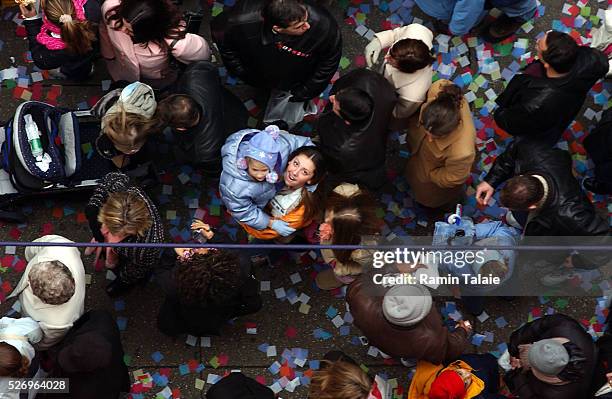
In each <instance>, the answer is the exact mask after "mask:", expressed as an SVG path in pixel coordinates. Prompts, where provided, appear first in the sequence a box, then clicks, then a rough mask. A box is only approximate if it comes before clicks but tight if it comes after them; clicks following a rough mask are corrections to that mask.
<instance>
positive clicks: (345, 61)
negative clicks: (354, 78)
mask: <svg viewBox="0 0 612 399" xmlns="http://www.w3.org/2000/svg"><path fill="white" fill-rule="evenodd" d="M349 65H351V61H350V60H349V59H348V58H346V57H342V58H340V68H342V69H346V68H347V67H348V66H349Z"/></svg>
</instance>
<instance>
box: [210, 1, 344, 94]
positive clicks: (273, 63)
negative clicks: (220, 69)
mask: <svg viewBox="0 0 612 399" xmlns="http://www.w3.org/2000/svg"><path fill="white" fill-rule="evenodd" d="M264 4H265V1H264V0H242V1H240V2H238V3H237V4H236V5H235V6H234V7H233V8H232V10H231V11H229V12H227V13H226V12H224V13H221V14H219V16H217V17H215V18H214V19H213V21H212V23H211V30H212V36H213V40H214V41H215V43H216V44H217V46H218V47H219V51H220V52H221V58H222V59H223V64H224V65H225V67H226V68H227V69H228V71H229V73H230V74H231V75H233V76H236V77H238V78H240V79H242V80H244V81H245V82H246V83H248V84H250V85H252V86H255V87H262V88H268V89H280V90H285V91H290V92H291V94H292V95H293V96H294V97H296V100H300V101H306V100H309V99H311V98H314V97H316V96H318V95H319V94H320V93H321V92H322V91H323V90H325V87H327V85H328V83H329V81H330V80H331V78H332V76H333V75H334V73H336V70H337V69H338V64H339V63H340V57H341V56H342V36H341V34H340V29H339V28H338V24H337V23H336V20H335V19H334V17H333V16H332V15H331V14H330V13H329V12H328V11H327V10H326V9H324V8H322V7H319V6H316V5H314V4H313V3H312V2H310V1H309V0H306V1H305V2H304V6H305V7H306V9H307V10H308V22H309V23H310V29H309V30H308V31H306V32H305V33H304V34H303V35H301V36H287V35H279V34H274V33H273V32H272V27H271V26H266V25H265V24H264V21H263V19H262V17H261V10H262V8H263V6H264Z"/></svg>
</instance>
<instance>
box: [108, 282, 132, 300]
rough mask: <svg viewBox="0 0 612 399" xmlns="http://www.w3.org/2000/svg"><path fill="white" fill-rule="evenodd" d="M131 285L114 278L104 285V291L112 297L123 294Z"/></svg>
mask: <svg viewBox="0 0 612 399" xmlns="http://www.w3.org/2000/svg"><path fill="white" fill-rule="evenodd" d="M133 287H134V286H133V285H130V284H126V283H124V282H122V281H121V280H119V279H116V280H114V281H111V282H110V283H109V284H108V285H107V286H106V293H107V294H108V296H110V297H111V298H114V297H117V296H119V295H123V294H125V293H127V292H128V291H129V290H131V289H132V288H133Z"/></svg>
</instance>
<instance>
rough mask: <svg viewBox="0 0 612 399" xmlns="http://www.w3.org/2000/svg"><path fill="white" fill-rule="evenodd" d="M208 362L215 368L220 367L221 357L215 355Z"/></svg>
mask: <svg viewBox="0 0 612 399" xmlns="http://www.w3.org/2000/svg"><path fill="white" fill-rule="evenodd" d="M208 363H210V365H211V366H212V367H213V368H215V369H216V368H218V367H219V358H218V357H217V356H215V357H213V358H212V359H210V361H209V362H208Z"/></svg>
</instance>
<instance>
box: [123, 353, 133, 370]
mask: <svg viewBox="0 0 612 399" xmlns="http://www.w3.org/2000/svg"><path fill="white" fill-rule="evenodd" d="M123 363H125V365H126V366H128V367H129V366H130V365H131V364H132V356H130V355H127V354H125V355H123Z"/></svg>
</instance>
